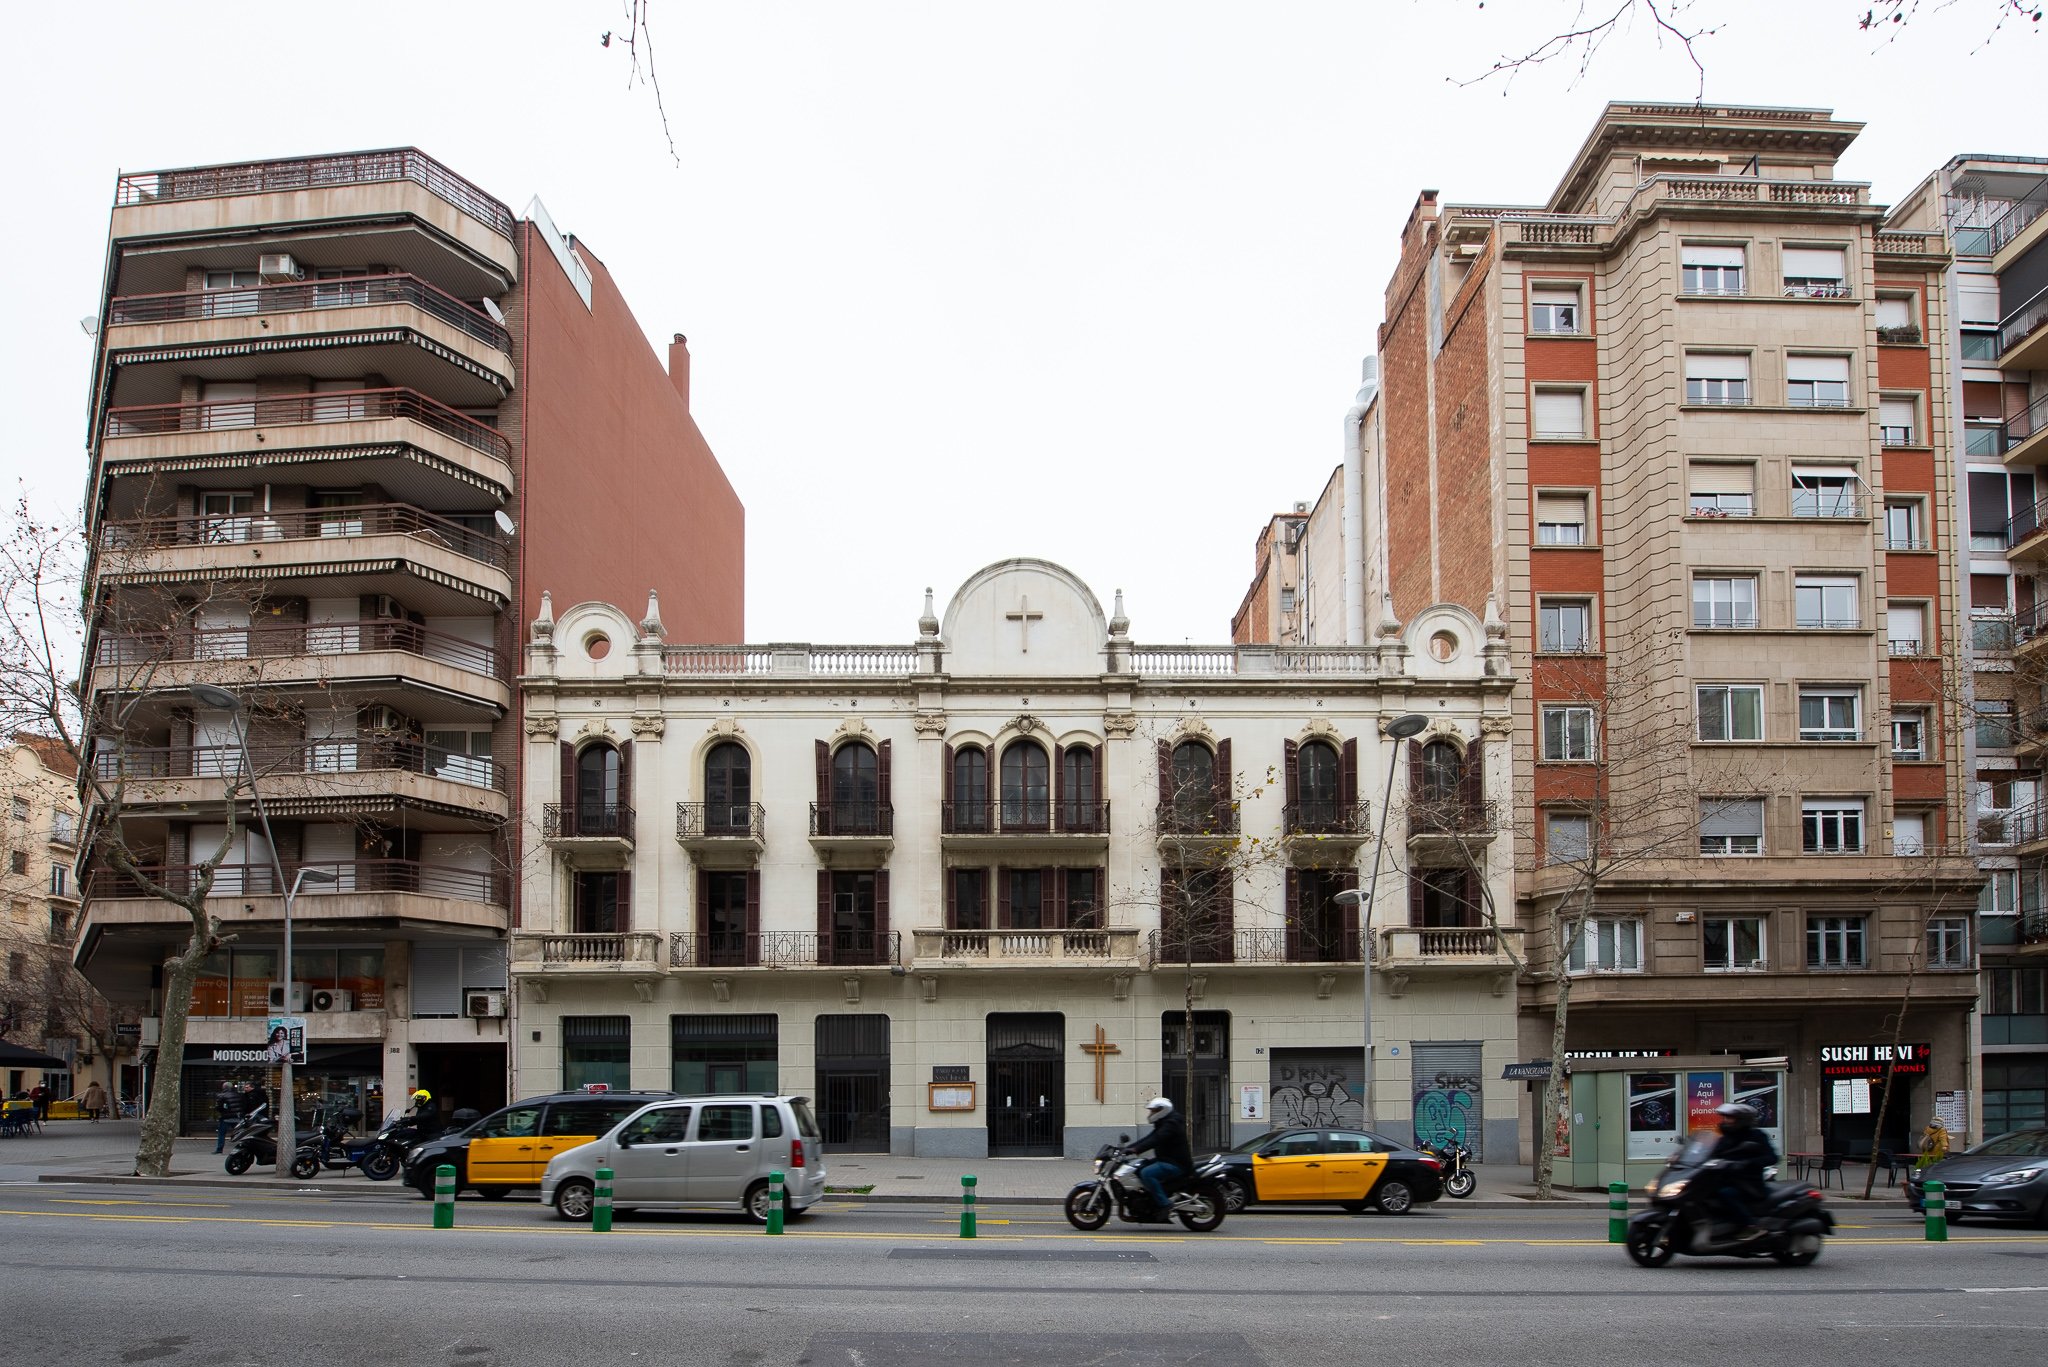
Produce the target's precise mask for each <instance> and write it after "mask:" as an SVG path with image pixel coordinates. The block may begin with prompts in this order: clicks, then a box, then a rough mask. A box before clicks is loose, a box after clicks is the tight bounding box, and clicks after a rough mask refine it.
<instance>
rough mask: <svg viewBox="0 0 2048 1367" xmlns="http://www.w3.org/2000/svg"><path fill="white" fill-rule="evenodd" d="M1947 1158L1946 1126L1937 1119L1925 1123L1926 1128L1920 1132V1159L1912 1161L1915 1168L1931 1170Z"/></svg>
mask: <svg viewBox="0 0 2048 1367" xmlns="http://www.w3.org/2000/svg"><path fill="white" fill-rule="evenodd" d="M1946 1157H1948V1126H1946V1125H1944V1124H1942V1123H1941V1121H1940V1120H1939V1119H1934V1120H1930V1121H1928V1122H1927V1128H1926V1129H1924V1130H1922V1131H1921V1132H1920V1157H1919V1158H1918V1159H1917V1160H1915V1161H1914V1163H1913V1166H1914V1167H1915V1168H1931V1167H1933V1166H1934V1165H1935V1164H1936V1163H1939V1162H1940V1161H1941V1160H1942V1159H1944V1158H1946Z"/></svg>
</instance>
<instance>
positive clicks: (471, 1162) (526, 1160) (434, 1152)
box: [401, 1091, 675, 1198]
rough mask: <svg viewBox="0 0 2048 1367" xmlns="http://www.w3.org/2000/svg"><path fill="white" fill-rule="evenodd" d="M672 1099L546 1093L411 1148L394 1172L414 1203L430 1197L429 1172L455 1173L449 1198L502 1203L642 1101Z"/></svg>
mask: <svg viewBox="0 0 2048 1367" xmlns="http://www.w3.org/2000/svg"><path fill="white" fill-rule="evenodd" d="M674 1095H675V1093H673V1092H612V1091H580V1092H554V1093H551V1094H550V1095H548V1096H535V1097H528V1098H527V1099H526V1100H524V1101H515V1102H513V1103H512V1104H511V1105H510V1106H505V1107H502V1108H500V1109H499V1110H495V1111H492V1112H491V1113H490V1114H489V1115H487V1116H485V1117H484V1118H483V1119H481V1120H478V1121H476V1122H475V1123H473V1124H471V1125H467V1126H465V1127H464V1128H462V1129H459V1130H451V1131H449V1132H448V1133H447V1134H444V1135H441V1136H439V1137H438V1138H435V1139H429V1140H427V1141H426V1142H425V1143H422V1144H418V1145H416V1146H414V1148H413V1149H412V1151H411V1152H409V1153H407V1154H406V1156H405V1166H404V1168H403V1169H402V1170H401V1176H402V1177H403V1179H404V1181H405V1184H406V1185H407V1186H409V1187H412V1188H413V1189H415V1190H416V1191H418V1192H419V1193H420V1195H422V1196H426V1197H429V1198H431V1197H432V1196H433V1194H434V1169H436V1168H438V1167H440V1166H441V1165H442V1164H443V1163H446V1164H449V1165H450V1166H452V1167H453V1168H454V1169H455V1190H456V1191H457V1192H460V1191H461V1190H462V1189H463V1188H464V1187H467V1188H469V1189H470V1190H472V1191H475V1192H478V1193H480V1194H481V1195H484V1196H488V1197H492V1198H497V1197H503V1196H509V1195H510V1194H511V1193H512V1192H514V1191H517V1190H519V1189H520V1188H522V1187H525V1188H531V1189H534V1190H538V1189H539V1188H540V1179H541V1174H542V1173H545V1172H546V1171H547V1168H548V1160H549V1159H551V1158H553V1157H554V1156H555V1155H556V1154H558V1153H567V1152H568V1151H569V1150H571V1149H573V1148H577V1147H580V1146H581V1145H584V1144H588V1143H590V1142H591V1141H592V1140H594V1139H596V1138H597V1137H598V1136H599V1135H601V1134H605V1133H607V1132H609V1131H610V1129H611V1128H612V1126H614V1125H616V1124H618V1123H619V1122H620V1121H621V1120H624V1119H625V1118H626V1117H627V1116H629V1115H631V1114H633V1112H635V1111H637V1110H639V1109H640V1108H641V1107H642V1106H645V1105H646V1104H647V1103H648V1102H650V1101H666V1100H667V1099H668V1098H670V1097H672V1096H674Z"/></svg>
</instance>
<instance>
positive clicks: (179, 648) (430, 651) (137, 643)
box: [93, 620, 507, 681]
mask: <svg viewBox="0 0 2048 1367" xmlns="http://www.w3.org/2000/svg"><path fill="white" fill-rule="evenodd" d="M381 651H397V652H399V653H401V654H405V655H417V656H419V657H420V658H421V659H423V660H432V661H434V662H435V663H437V664H445V665H452V666H453V667H454V668H456V669H466V670H468V671H469V672H470V673H472V674H482V675H485V676H487V677H489V678H493V679H498V680H501V681H502V680H504V679H505V678H506V676H507V671H506V668H505V662H504V660H503V659H502V658H501V657H500V656H499V654H498V652H497V651H496V650H493V649H492V648H491V647H490V646H480V645H477V644H476V643H475V642H473V641H467V640H464V639H463V638H462V637H460V636H450V635H448V634H447V633H446V632H440V631H429V630H428V629H427V628H425V627H421V626H415V625H413V624H412V623H411V622H399V621H390V620H378V621H369V622H321V623H305V624H300V625H292V626H260V627H257V626H252V627H207V628H204V629H195V630H192V631H125V632H121V633H119V634H118V635H111V636H102V637H101V638H100V639H99V642H98V644H97V646H96V647H95V649H94V651H93V663H94V664H95V665H98V666H100V667H102V668H109V667H119V666H143V665H159V664H165V663H173V662H178V663H182V662H184V661H189V660H248V659H271V658H276V657H288V656H297V655H370V654H375V653H378V652H381Z"/></svg>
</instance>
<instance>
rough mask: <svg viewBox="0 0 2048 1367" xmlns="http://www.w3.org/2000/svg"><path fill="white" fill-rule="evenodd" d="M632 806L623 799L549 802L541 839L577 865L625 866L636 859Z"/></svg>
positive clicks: (600, 867) (543, 821)
mask: <svg viewBox="0 0 2048 1367" xmlns="http://www.w3.org/2000/svg"><path fill="white" fill-rule="evenodd" d="M633 825H634V815H633V809H632V808H631V807H629V806H627V805H626V804H625V803H623V802H578V803H561V802H550V803H548V804H546V806H544V807H543V808H542V809H541V839H542V840H544V841H546V842H547V845H548V848H549V849H552V850H553V851H554V852H555V853H556V854H558V855H560V856H561V857H562V861H563V862H564V863H566V864H568V865H569V866H570V867H572V868H578V869H623V868H625V867H627V866H628V865H629V864H630V863H632V860H633Z"/></svg>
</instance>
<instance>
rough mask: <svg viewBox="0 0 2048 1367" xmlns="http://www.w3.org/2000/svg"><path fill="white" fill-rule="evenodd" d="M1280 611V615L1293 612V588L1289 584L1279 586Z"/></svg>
mask: <svg viewBox="0 0 2048 1367" xmlns="http://www.w3.org/2000/svg"><path fill="white" fill-rule="evenodd" d="M1280 611H1281V612H1282V613H1289V612H1293V611H1294V586H1293V585H1291V584H1286V585H1282V586H1281V589H1280Z"/></svg>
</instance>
